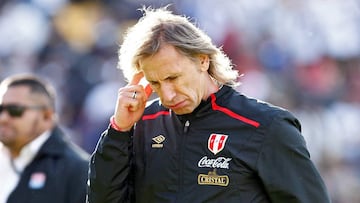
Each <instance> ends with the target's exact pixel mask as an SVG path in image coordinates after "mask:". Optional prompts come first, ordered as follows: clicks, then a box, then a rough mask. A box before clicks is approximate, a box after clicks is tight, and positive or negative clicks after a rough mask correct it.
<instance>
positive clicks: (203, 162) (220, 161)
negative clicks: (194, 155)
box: [198, 156, 231, 169]
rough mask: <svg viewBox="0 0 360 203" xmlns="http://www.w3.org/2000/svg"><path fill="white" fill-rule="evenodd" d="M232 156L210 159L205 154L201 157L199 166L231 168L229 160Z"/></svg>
mask: <svg viewBox="0 0 360 203" xmlns="http://www.w3.org/2000/svg"><path fill="white" fill-rule="evenodd" d="M230 161H231V158H225V157H218V158H216V159H209V158H208V157H207V156H204V157H203V158H201V159H200V161H199V163H198V166H199V167H200V168H205V167H207V168H224V169H229V162H230Z"/></svg>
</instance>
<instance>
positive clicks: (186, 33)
mask: <svg viewBox="0 0 360 203" xmlns="http://www.w3.org/2000/svg"><path fill="white" fill-rule="evenodd" d="M140 10H141V11H142V12H143V17H141V18H140V19H139V21H138V22H137V23H136V24H135V25H134V26H132V27H130V28H129V29H128V30H127V32H126V33H125V37H124V41H123V43H122V45H121V46H120V50H119V63H118V68H120V69H121V70H122V71H123V74H124V76H125V78H126V79H127V80H129V81H130V80H131V78H132V76H133V75H134V74H135V73H137V72H140V71H141V70H140V67H139V60H141V59H144V58H146V57H149V56H151V55H154V54H156V53H157V52H158V51H159V49H160V47H161V45H162V44H169V45H172V46H174V47H175V48H176V49H177V50H178V51H179V52H180V53H182V54H184V56H187V57H189V58H190V59H192V60H194V59H195V58H196V56H198V55H199V54H205V55H208V56H209V59H210V65H209V69H208V73H209V75H210V76H211V77H212V78H213V79H214V80H215V81H216V82H217V83H219V84H227V85H230V86H236V85H237V84H238V83H237V82H236V80H237V78H238V77H239V74H238V71H236V70H234V69H233V65H232V64H231V61H230V59H229V58H228V56H227V55H226V54H225V53H224V52H223V51H222V49H221V48H218V47H216V46H215V45H214V44H213V43H212V41H211V39H210V37H209V36H208V35H207V34H205V33H204V32H203V31H202V30H201V29H199V28H198V27H196V26H195V25H194V24H193V23H192V22H191V21H190V20H189V19H188V18H187V17H185V16H180V15H175V14H173V13H172V12H171V11H169V10H168V9H167V7H162V8H158V9H152V8H145V7H143V8H142V9H140Z"/></svg>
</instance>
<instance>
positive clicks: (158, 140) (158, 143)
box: [151, 135, 165, 148]
mask: <svg viewBox="0 0 360 203" xmlns="http://www.w3.org/2000/svg"><path fill="white" fill-rule="evenodd" d="M152 140H153V141H154V143H153V144H152V145H151V147H152V148H163V147H164V144H163V143H164V141H165V137H164V136H163V135H158V136H156V137H153V138H152Z"/></svg>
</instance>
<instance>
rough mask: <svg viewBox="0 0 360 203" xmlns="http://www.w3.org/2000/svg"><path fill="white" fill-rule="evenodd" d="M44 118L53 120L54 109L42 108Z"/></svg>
mask: <svg viewBox="0 0 360 203" xmlns="http://www.w3.org/2000/svg"><path fill="white" fill-rule="evenodd" d="M43 116H44V120H47V121H48V120H53V119H54V111H53V110H52V109H45V110H44V114H43Z"/></svg>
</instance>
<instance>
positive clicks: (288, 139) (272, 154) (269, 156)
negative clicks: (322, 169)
mask: <svg viewBox="0 0 360 203" xmlns="http://www.w3.org/2000/svg"><path fill="white" fill-rule="evenodd" d="M300 129H301V128H300V123H299V122H298V120H297V119H295V118H294V117H292V116H291V114H290V113H287V112H283V113H282V115H281V116H279V117H276V118H274V120H273V122H272V124H271V125H270V126H269V128H268V131H267V133H266V135H265V142H264V144H263V146H262V149H261V152H260V155H259V159H258V162H257V166H258V173H259V176H260V178H261V180H262V181H263V184H264V186H265V190H266V191H267V193H268V195H269V197H270V199H271V201H272V202H288V203H291V202H302V203H305V202H306V203H311V202H313V203H319V202H321V203H327V202H330V198H329V195H328V193H327V190H326V187H325V184H324V182H323V180H322V178H321V176H320V174H319V172H318V170H317V169H316V168H315V166H314V164H313V162H312V161H311V160H310V154H309V152H308V150H307V148H306V143H305V140H304V138H303V136H302V135H301V132H300Z"/></svg>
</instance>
